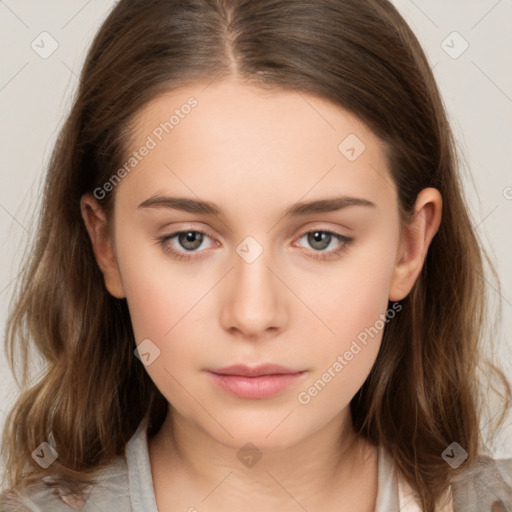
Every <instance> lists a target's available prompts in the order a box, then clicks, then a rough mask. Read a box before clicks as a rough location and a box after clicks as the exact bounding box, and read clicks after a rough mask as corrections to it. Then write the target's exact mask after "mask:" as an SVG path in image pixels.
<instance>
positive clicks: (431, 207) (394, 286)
mask: <svg viewBox="0 0 512 512" xmlns="http://www.w3.org/2000/svg"><path fill="white" fill-rule="evenodd" d="M442 206H443V200H442V197H441V194H440V192H439V190H437V189H435V188H425V189H423V190H422V191H421V192H420V193H419V194H418V197H417V199H416V204H415V214H414V216H413V218H412V221H411V223H409V224H406V225H405V226H404V228H403V232H402V234H401V238H400V246H399V250H398V256H397V260H396V264H395V268H394V270H393V276H392V280H391V286H390V290H389V300H391V301H399V300H402V299H404V298H405V297H406V296H407V295H408V294H409V292H410V291H411V289H412V287H413V286H414V283H415V282H416V279H417V278H418V276H419V274H420V272H421V269H422V267H423V263H424V261H425V258H426V256H427V251H428V248H429V245H430V242H431V241H432V239H433V238H434V235H435V234H436V233H437V231H438V229H439V226H440V224H441V216H442Z"/></svg>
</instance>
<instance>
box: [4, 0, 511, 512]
mask: <svg viewBox="0 0 512 512" xmlns="http://www.w3.org/2000/svg"><path fill="white" fill-rule="evenodd" d="M233 76H236V77H237V78H240V79H242V80H244V81H245V82H247V83H250V84H253V85H257V86H259V87H262V88H267V89H269V90H270V89H276V90H277V89H279V90H285V91H297V92H304V93H308V94H313V95H316V96H318V97H321V98H324V99H327V100H329V101H331V102H332V103H334V104H336V105H339V106H341V107H343V108H344V109H346V110H348V111H350V112H351V113H353V114H355V115H356V116H357V117H358V118H359V119H361V120H362V121H363V122H364V123H366V125H367V126H368V127H369V128H370V129H371V130H372V131H373V132H374V133H375V134H376V135H377V136H378V137H379V138H380V139H381V140H382V142H383V143H384V145H385V148H386V157H387V161H388V164H389V169H390V171H391V175H392V178H393V181H394V183H395V185H396V188H397V192H398V202H399V204H398V207H399V210H400V218H401V222H402V223H404V224H405V223H407V222H409V221H410V220H411V218H412V216H413V214H414V204H415V200H416V197H417V195H418V193H419V192H420V191H421V190H422V189H423V188H426V187H434V188H436V189H438V190H439V191H440V192H441V195H442V197H443V219H442V223H441V226H440V228H439V231H438V233H437V234H436V236H435V237H434V239H433V241H432V243H431V245H430V248H429V251H428V254H427V257H426V260H425V263H424V266H423V269H422V271H421V274H420V275H419V277H418V279H417V281H416V283H415V285H414V287H413V289H412V291H411V292H410V294H409V295H408V296H407V297H406V298H405V299H404V300H403V301H401V304H402V311H401V312H400V314H399V315H397V317H396V318H395V319H394V320H393V322H390V323H389V324H387V325H386V328H385V330H384V333H383V340H382V345H381V349H380V352H379V354H378V357H377V360H376V363H375V365H374V367H373V368H372V370H371V372H370V374H369V376H368V378H367V380H366V381H365V383H364V385H363V386H362V387H361V389H360V390H359V391H358V392H357V394H356V396H355V397H354V398H353V399H352V401H351V403H350V407H351V413H352V418H353V422H354V425H355V427H356V430H357V431H358V433H359V434H360V435H361V436H364V437H365V438H367V439H368V440H369V441H371V442H372V443H374V444H375V445H377V444H379V445H383V446H384V447H385V448H386V449H387V450H388V451H389V452H390V454H391V455H392V457H393V459H394V462H395V464H396V467H397V468H398V470H399V471H400V472H401V473H402V475H403V476H404V477H405V478H406V480H407V482H408V483H409V484H410V485H411V486H412V487H413V488H414V490H416V491H417V492H418V494H419V497H420V498H421V502H422V506H423V508H424V510H425V511H426V512H432V511H433V510H434V507H435V504H436V503H437V502H438V500H439V499H440V497H441V495H442V493H443V492H444V491H445V490H446V488H447V486H448V484H449V482H450V480H451V478H452V477H453V476H454V475H456V474H457V472H458V471H460V470H461V469H462V468H464V466H465V465H467V464H471V463H472V462H473V461H474V460H475V458H476V457H477V456H478V455H479V454H480V453H482V452H483V451H484V450H486V449H487V448H486V446H487V445H486V439H485V438H484V436H483V434H482V430H481V428H480V422H481V419H482V417H483V401H484V400H482V398H483V393H484V392H485V391H483V389H484V388H485V387H487V388H492V389H495V390H496V391H497V392H498V388H499V387H501V389H502V393H499V392H498V394H499V395H500V397H501V398H502V399H503V401H504V403H505V405H504V406H503V408H502V409H500V410H502V412H501V414H499V415H498V416H497V417H495V422H493V423H492V425H496V427H497V426H499V425H501V423H502V422H503V418H504V417H505V414H506V411H507V406H508V403H509V402H510V397H511V385H510V383H509V382H508V381H507V379H506V377H505V375H504V374H503V372H502V371H501V370H500V369H499V368H498V366H497V365H496V364H495V363H493V362H492V358H491V353H490V352H489V353H488V352H485V353H484V351H483V346H484V345H485V346H487V345H488V344H489V343H491V342H492V341H493V338H494V331H495V330H496V328H497V325H498V321H499V318H500V316H499V313H500V311H497V312H495V315H494V314H493V316H492V317H489V318H490V319H491V320H495V321H494V322H493V321H490V322H487V321H486V319H488V316H487V315H488V311H489V310H490V308H489V307H488V301H487V298H486V284H485V280H486V278H485V277H484V271H485V269H484V262H485V261H486V262H487V263H488V264H489V269H490V270H491V273H492V276H493V278H494V281H495V285H494V286H495V288H496V289H497V290H498V292H499V289H500V288H499V279H498V277H497V274H496V271H495V269H494V267H493V264H492V261H491V260H490V258H489V256H488V255H487V253H486V251H485V249H484V247H483V245H482V243H481V242H480V241H479V239H478V238H477V236H476V234H475V231H474V229H473V226H472V221H471V218H470V214H469V209H468V207H467V201H466V198H465V196H464V191H463V184H462V181H461V169H462V167H463V166H462V165H461V163H460V160H461V158H460V156H458V155H457V148H456V145H455V142H454V138H453V134H452V131H451V128H450V126H449V123H448V120H447V115H446V112H445V108H444V105H443V102H442V99H441V97H440V93H439V90H438V87H437V85H436V82H435V79H434V76H433V73H432V70H431V68H430V66H429V63H428V60H427V58H426V56H425V54H424V52H423V50H422V48H421V46H420V44H419V42H418V40H417V38H416V37H415V35H414V34H413V32H412V31H411V29H410V28H409V26H408V25H407V23H406V22H405V21H404V19H403V18H402V17H401V15H400V14H399V13H398V11H397V10H396V8H395V7H393V5H392V4H391V3H390V2H389V1H387V0H120V1H119V2H118V3H117V4H116V5H115V7H114V8H113V10H112V11H111V13H110V15H109V16H108V17H107V19H106V21H105V22H104V23H103V25H102V26H101V28H100V30H99V31H98V33H97V35H96V37H95V39H94V41H93V43H92V46H91V48H90V49H89V51H88V54H87V56H86V61H85V63H84V66H83V70H82V73H81V76H80V81H79V86H78V90H77V92H76V94H75V98H74V102H73V105H72V107H71V111H70V113H69V116H68V117H67V119H66V121H65V123H64V125H63V127H62V129H61V131H60V135H59V137H58V140H57V142H56V145H55V147H54V150H53V152H52V155H51V158H50V161H49V165H48V168H47V172H46V177H45V185H44V190H43V200H42V203H41V208H40V215H39V217H38V219H37V230H36V234H35V236H34V238H33V242H32V245H31V246H30V248H29V250H27V252H26V255H25V258H24V260H23V262H22V274H21V277H20V279H19V280H18V282H17V286H16V288H15V291H14V297H13V301H12V303H11V309H10V311H9V317H8V322H7V329H6V354H7V359H8V362H9V365H10V368H11V370H12V372H13V374H15V377H16V382H17V383H18V385H19V386H20V387H21V389H20V395H19V398H18V399H17V401H16V402H15V403H14V406H13V407H12V409H11V411H10V413H9V416H8V418H7V421H6V426H5V429H4V432H3V437H2V456H3V459H4V463H5V465H6V472H5V476H4V483H5V482H7V483H8V485H9V486H10V487H11V488H13V489H14V488H17V487H19V486H20V485H22V484H25V483H26V482H30V481H34V480H35V479H38V478H41V477H42V476H43V475H49V474H56V475H59V478H61V479H62V481H66V482H67V483H68V485H69V486H70V488H71V489H72V490H73V491H75V492H79V491H80V489H83V486H84V485H87V484H90V483H94V482H95V480H94V475H95V471H96V470H98V469H99V468H102V467H105V466H107V465H108V464H109V463H110V462H111V461H112V460H113V458H114V457H116V456H118V455H122V454H123V453H124V448H125V445H126V443H127V441H128V440H129V438H130V437H131V436H132V435H133V433H134V432H135V430H136V428H137V426H138V424H139V422H140V421H141V420H142V419H143V418H144V416H145V415H146V414H149V417H150V426H149V435H152V434H153V433H155V432H156V431H158V429H159V428H160V426H161V424H162V422H163V420H164V419H165V414H166V410H167V402H166V400H165V398H164V397H163V395H162V394H161V393H160V392H159V390H158V389H157V388H156V386H155V385H154V383H153V382H152V380H151V379H150V377H149V376H148V374H147V372H146V371H145V368H144V366H143V365H142V364H141V363H140V361H139V360H138V359H137V358H136V356H135V355H134V348H135V346H136V344H135V339H134V335H133V331H132V327H131V321H130V316H129V312H128V308H127V303H126V300H125V299H117V298H115V297H113V296H111V295H110V294H109V293H108V291H107V290H106V288H105V285H104V281H103V276H102V274H101V272H100V270H99V268H98V266H97V263H96V261H95V258H94V255H93V251H92V246H91V243H90V239H89V237H88V233H87V231H86V229H85V226H84V223H83V220H82V217H81V213H80V198H81V197H82V195H83V194H84V193H87V192H90V193H92V192H93V191H94V190H95V189H96V188H97V187H101V186H102V185H103V184H104V183H106V182H107V181H108V180H109V179H110V178H111V176H112V175H113V174H114V173H115V171H116V170H117V169H119V167H120V166H121V165H122V163H123V162H124V161H126V154H127V141H129V140H130V137H131V136H132V134H133V133H134V129H135V127H134V125H133V120H134V117H135V116H136V114H137V113H139V112H140V110H141V109H142V108H143V107H144V106H146V105H147V104H148V102H150V101H151V100H153V99H155V98H156V97H157V96H158V95H160V94H161V93H164V92H167V91H169V90H172V89H173V88H176V87H180V86H183V85H187V84H191V83H194V82H198V81H201V82H202V83H210V82H214V81H219V80H223V79H225V78H226V77H233ZM114 197H115V194H113V193H111V194H108V195H107V196H106V197H105V198H104V199H103V200H102V202H101V204H102V205H103V207H104V208H105V211H106V212H107V215H108V216H109V217H110V216H111V213H112V205H113V201H114ZM487 328H488V330H489V331H488V330H487ZM487 332H489V334H486V333H487ZM31 348H35V349H36V351H37V353H38V354H39V355H40V356H42V358H43V361H44V363H45V364H44V368H43V370H42V371H41V373H40V374H39V375H38V377H37V379H35V381H33V379H31V378H29V371H28V368H29V362H30V357H29V355H28V354H29V349H31ZM17 351H18V354H17ZM19 355H21V356H22V357H21V359H22V364H21V367H22V372H21V375H22V378H21V385H20V381H19V379H18V377H17V375H16V371H15V361H16V359H17V356H19ZM480 370H482V371H480ZM495 384H496V386H497V387H496V386H495ZM498 384H499V386H498ZM495 430H496V428H494V429H492V432H493V433H494V432H495ZM44 441H49V442H50V443H51V445H52V446H53V447H54V448H55V449H56V451H57V452H58V458H57V460H56V461H55V462H54V463H53V464H52V465H51V466H50V467H49V468H47V469H42V468H41V467H40V466H39V465H38V464H37V463H36V462H35V461H34V460H33V459H32V457H31V453H32V452H33V451H34V450H35V449H36V447H38V446H39V445H40V444H41V443H42V442H44ZM453 441H457V442H458V443H459V444H460V445H461V446H462V447H463V448H464V449H465V450H466V451H467V452H468V454H469V457H468V459H467V461H466V463H465V464H463V465H462V466H461V468H459V469H458V470H454V469H452V468H451V467H450V466H449V465H448V464H447V463H446V462H445V461H444V460H443V458H442V457H441V453H442V452H443V451H444V450H445V448H447V446H448V445H450V444H451V443H452V442H453ZM487 441H488V439H487Z"/></svg>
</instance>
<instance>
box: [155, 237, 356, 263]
mask: <svg viewBox="0 0 512 512" xmlns="http://www.w3.org/2000/svg"><path fill="white" fill-rule="evenodd" d="M186 233H200V234H202V235H205V236H207V237H209V238H213V237H211V236H210V235H209V234H208V233H207V232H206V231H202V230H201V229H185V230H181V231H175V232H174V233H171V234H170V235H165V236H162V237H158V238H157V240H158V243H159V245H160V246H161V247H162V250H163V251H164V252H165V253H168V254H171V255H172V256H173V257H174V258H176V259H177V260H184V261H189V260H192V259H194V258H195V256H192V254H194V252H193V251H189V255H187V254H186V253H183V252H180V251H177V250H176V249H173V248H172V247H171V246H169V245H168V244H167V242H168V241H169V240H171V239H173V238H175V237H177V236H178V235H180V234H186ZM310 233H325V234H327V235H331V236H334V237H335V238H337V239H338V240H339V242H340V244H341V245H340V246H339V247H338V248H337V249H333V250H330V251H314V250H313V254H314V253H317V255H316V256H312V258H313V259H317V260H322V261H324V260H328V259H331V258H333V257H335V256H339V255H340V254H342V253H343V252H345V251H346V250H347V248H348V246H349V245H350V243H351V242H353V240H354V239H353V238H349V237H347V236H344V235H340V234H339V233H336V232H335V231H331V230H329V229H312V230H309V231H306V232H304V233H303V234H302V235H301V236H300V237H299V240H300V239H301V238H303V237H304V236H306V235H309V234H310ZM324 254H327V256H325V255H324Z"/></svg>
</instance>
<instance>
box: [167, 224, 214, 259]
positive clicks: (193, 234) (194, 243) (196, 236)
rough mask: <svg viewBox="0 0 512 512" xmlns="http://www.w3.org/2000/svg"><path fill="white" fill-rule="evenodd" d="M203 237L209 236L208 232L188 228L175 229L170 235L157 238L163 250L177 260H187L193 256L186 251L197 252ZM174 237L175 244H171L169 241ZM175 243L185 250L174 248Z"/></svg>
mask: <svg viewBox="0 0 512 512" xmlns="http://www.w3.org/2000/svg"><path fill="white" fill-rule="evenodd" d="M205 237H207V238H210V236H209V235H208V233H206V232H204V231H201V230H197V229H188V230H184V231H176V232H175V233H171V234H170V235H166V236H163V237H160V238H158V241H159V243H160V245H161V246H162V249H163V250H164V252H166V253H170V254H172V255H173V256H174V257H176V258H177V259H178V260H189V259H191V258H193V256H191V255H188V254H187V252H188V253H194V252H198V251H197V249H199V248H200V247H201V245H202V244H203V241H204V239H205ZM174 238H175V239H176V240H175V242H176V244H174V246H173V244H172V243H171V241H173V239H174ZM175 245H178V246H179V247H180V248H181V249H184V250H185V252H182V251H181V250H180V249H176V248H175ZM217 245H218V244H217Z"/></svg>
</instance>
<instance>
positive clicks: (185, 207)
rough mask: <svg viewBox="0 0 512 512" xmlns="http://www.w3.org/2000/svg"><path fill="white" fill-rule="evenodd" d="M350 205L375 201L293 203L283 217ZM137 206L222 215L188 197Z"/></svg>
mask: <svg viewBox="0 0 512 512" xmlns="http://www.w3.org/2000/svg"><path fill="white" fill-rule="evenodd" d="M350 206H367V207H373V208H374V207H376V205H375V203H372V202H371V201H369V200H367V199H363V198H360V197H349V196H336V197H331V198H326V199H318V200H315V201H309V202H298V203H295V204H293V205H291V206H290V207H289V208H288V209H287V210H285V212H284V213H283V217H300V216H303V215H310V214H314V213H328V212H334V211H338V210H343V209H345V208H348V207H350ZM137 208H170V209H173V210H181V211H184V212H188V213H202V214H206V215H215V216H219V217H222V216H223V213H222V209H221V208H220V207H219V206H218V205H216V204H215V203H212V202H210V201H203V200H199V199H191V198H188V197H171V196H162V195H155V196H152V197H150V198H148V199H146V200H145V201H142V203H140V204H139V206H138V207H137Z"/></svg>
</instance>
